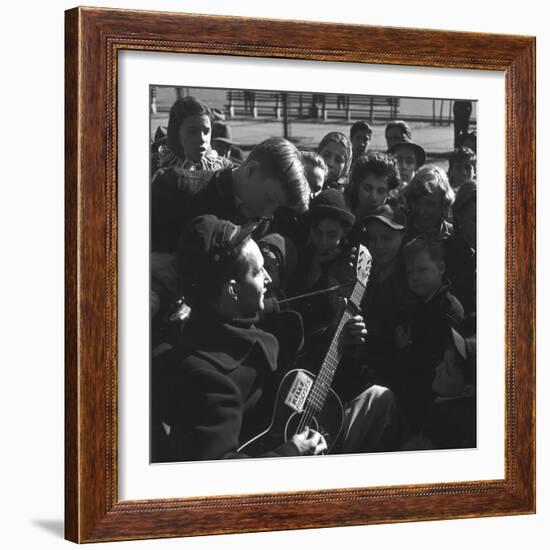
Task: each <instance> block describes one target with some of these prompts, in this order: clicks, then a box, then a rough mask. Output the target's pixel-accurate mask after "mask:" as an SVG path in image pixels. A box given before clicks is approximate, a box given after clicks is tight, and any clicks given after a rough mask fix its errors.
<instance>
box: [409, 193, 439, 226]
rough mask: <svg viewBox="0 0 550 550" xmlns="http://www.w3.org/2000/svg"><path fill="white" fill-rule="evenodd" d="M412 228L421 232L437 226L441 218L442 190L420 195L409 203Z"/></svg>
mask: <svg viewBox="0 0 550 550" xmlns="http://www.w3.org/2000/svg"><path fill="white" fill-rule="evenodd" d="M411 210H412V215H413V222H414V228H415V229H416V231H418V232H420V233H423V232H425V231H432V230H434V229H436V228H437V226H438V224H439V223H440V222H441V219H442V218H443V192H442V191H440V190H437V191H434V192H433V193H428V194H426V195H421V196H420V197H418V198H417V199H416V200H415V201H414V202H412V203H411Z"/></svg>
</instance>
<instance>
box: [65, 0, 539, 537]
mask: <svg viewBox="0 0 550 550" xmlns="http://www.w3.org/2000/svg"><path fill="white" fill-rule="evenodd" d="M243 37H246V40H245V41H243ZM121 50H143V51H153V50H154V51H162V52H175V53H181V54H186V53H194V54H222V55H228V56H231V55H239V56H253V57H254V56H258V57H272V58H292V59H305V60H318V61H348V62H350V61H351V62H356V63H369V64H386V65H410V66H421V67H452V68H469V69H478V70H482V71H483V70H491V71H500V72H502V73H504V75H505V87H506V92H505V94H506V235H507V239H506V297H505V307H506V314H505V318H506V330H505V334H506V351H505V381H506V399H505V403H506V411H505V445H504V448H505V476H504V478H503V479H490V480H478V481H472V482H460V483H434V484H426V485H409V486H388V487H370V488H369V487H364V488H360V489H334V490H320V491H303V492H293V493H278V494H254V495H247V496H239V495H231V496H221V497H196V498H181V499H173V500H166V499H164V500H144V501H120V500H119V498H118V489H117V487H118V485H117V483H118V471H117V456H118V443H117V436H118V432H117V410H118V402H117V400H118V397H117V395H118V392H117V388H118V386H117V318H118V311H117V308H118V303H117V222H118V219H117V169H116V165H117V163H116V161H117V54H118V52H119V51H121ZM65 54H66V69H65V70H66V107H65V119H66V123H65V124H66V131H65V140H66V146H65V147H66V168H65V186H66V208H65V215H66V226H65V238H66V243H65V247H66V254H65V262H66V265H65V278H66V280H65V285H66V305H65V316H66V333H65V334H66V344H65V346H66V348H65V349H66V352H65V363H66V375H65V376H66V389H65V410H66V413H65V438H66V450H65V456H66V459H65V469H66V496H65V533H66V538H67V539H69V540H72V541H74V542H97V541H113V540H127V539H146V538H160V537H177V536H190V535H206V534H215V533H242V532H249V531H270V530H280V529H299V528H315V527H330V526H347V525H363V524H372V523H389V522H403V521H417V520H434V519H451V518H468V517H480V516H497V515H513V514H526V513H534V511H535V38H534V37H525V36H508V35H495V34H477V33H476V34H474V33H463V32H448V31H434V30H418V29H404V28H382V27H370V26H356V25H342V24H325V23H312V22H297V21H282V20H262V19H249V18H239V17H218V16H204V15H188V14H176V13H154V12H138V11H125V10H113V9H98V8H75V9H72V10H69V11H67V12H66V37H65ZM520 151H521V154H520Z"/></svg>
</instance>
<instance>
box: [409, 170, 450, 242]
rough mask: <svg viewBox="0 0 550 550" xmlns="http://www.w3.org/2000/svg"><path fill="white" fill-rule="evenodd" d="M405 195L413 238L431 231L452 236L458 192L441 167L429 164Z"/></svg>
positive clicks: (437, 234)
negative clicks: (452, 218) (453, 211)
mask: <svg viewBox="0 0 550 550" xmlns="http://www.w3.org/2000/svg"><path fill="white" fill-rule="evenodd" d="M403 196H404V198H405V200H406V202H407V207H408V209H409V212H410V224H409V234H410V238H413V237H416V236H418V235H422V234H430V235H431V236H434V237H437V238H440V239H446V238H448V237H450V236H451V235H452V225H451V223H450V221H449V219H450V217H451V206H452V204H453V202H454V199H455V193H454V191H453V189H452V187H451V185H450V184H449V180H448V179H447V174H445V172H444V171H443V170H442V169H441V168H440V167H439V166H436V165H435V164H427V165H425V166H423V167H422V168H420V170H418V172H417V173H416V175H415V176H414V178H413V180H412V181H411V183H410V184H409V185H407V187H406V188H405V189H404V191H403Z"/></svg>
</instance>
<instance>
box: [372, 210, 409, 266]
mask: <svg viewBox="0 0 550 550" xmlns="http://www.w3.org/2000/svg"><path fill="white" fill-rule="evenodd" d="M367 234H368V238H367V247H368V249H369V250H370V252H371V254H372V257H373V259H374V261H375V263H376V265H377V267H379V268H380V267H385V266H387V265H389V264H390V263H391V262H392V261H393V260H394V259H395V258H397V255H398V254H399V250H400V248H401V244H402V242H403V238H404V236H405V232H404V231H399V230H396V229H392V228H391V227H390V226H389V225H386V224H385V223H384V222H382V221H380V220H376V219H374V220H370V221H369V222H368V224H367Z"/></svg>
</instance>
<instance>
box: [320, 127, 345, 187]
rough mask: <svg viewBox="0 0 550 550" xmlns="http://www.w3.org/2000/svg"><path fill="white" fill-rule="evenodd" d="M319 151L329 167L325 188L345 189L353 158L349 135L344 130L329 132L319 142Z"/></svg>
mask: <svg viewBox="0 0 550 550" xmlns="http://www.w3.org/2000/svg"><path fill="white" fill-rule="evenodd" d="M317 153H319V155H321V157H322V158H323V160H324V161H325V163H326V165H327V167H328V172H327V177H326V179H325V183H324V188H325V189H327V188H332V189H338V190H339V191H343V190H344V188H345V187H346V185H347V184H348V177H349V170H350V167H351V158H352V151H351V143H350V140H349V139H348V137H347V136H346V135H345V134H343V133H342V132H329V133H328V134H327V135H326V136H325V137H324V138H323V139H322V140H321V142H320V143H319V146H318V147H317Z"/></svg>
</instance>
